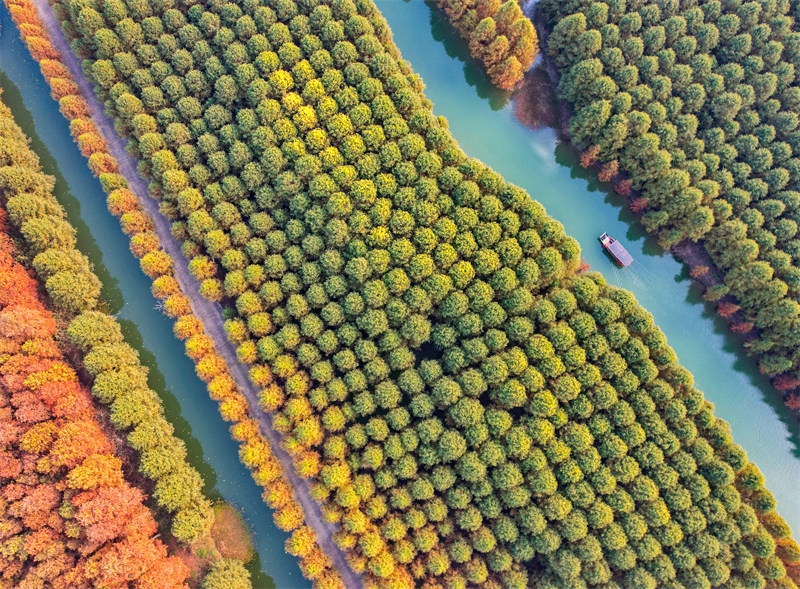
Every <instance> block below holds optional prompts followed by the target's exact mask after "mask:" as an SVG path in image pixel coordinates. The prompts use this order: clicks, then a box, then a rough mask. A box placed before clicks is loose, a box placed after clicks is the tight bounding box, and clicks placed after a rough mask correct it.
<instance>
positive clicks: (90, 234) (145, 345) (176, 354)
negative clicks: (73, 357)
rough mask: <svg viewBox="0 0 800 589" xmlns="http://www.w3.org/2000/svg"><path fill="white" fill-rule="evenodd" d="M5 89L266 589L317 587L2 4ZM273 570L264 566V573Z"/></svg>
mask: <svg viewBox="0 0 800 589" xmlns="http://www.w3.org/2000/svg"><path fill="white" fill-rule="evenodd" d="M0 27H2V28H0V88H2V89H3V94H2V100H3V102H4V103H5V104H6V105H7V106H9V107H10V108H11V109H12V111H13V113H14V118H15V120H16V122H17V124H19V125H20V127H22V130H23V131H24V132H25V133H26V134H27V135H28V136H29V137H30V138H31V147H32V148H33V149H34V150H35V151H36V153H37V154H38V155H39V158H40V160H41V165H42V168H43V169H44V171H45V172H46V173H48V174H51V175H53V176H55V177H56V196H57V198H58V200H59V202H60V203H61V204H62V205H63V206H64V208H65V209H66V210H67V216H68V218H69V221H70V222H71V223H72V225H73V226H74V227H75V228H76V229H77V231H78V246H79V247H80V249H81V251H83V252H84V253H85V254H86V255H87V256H88V257H89V259H90V261H91V262H92V264H93V265H94V270H95V272H96V273H97V275H98V276H99V277H100V279H101V282H102V283H103V291H102V294H103V298H104V300H105V301H106V303H105V304H106V305H107V306H108V309H109V310H110V311H111V312H114V313H118V315H117V316H118V318H119V319H120V320H121V323H122V326H123V329H124V331H125V332H126V333H125V335H126V337H127V341H128V342H129V343H130V344H131V345H133V346H134V347H135V348H136V349H138V350H139V352H140V354H141V357H142V360H143V363H144V364H146V365H147V366H148V367H149V368H150V374H149V384H150V386H151V387H152V388H153V389H154V390H155V391H157V392H158V393H159V395H160V396H161V398H162V399H163V401H164V405H165V408H166V412H167V418H168V419H169V420H170V421H171V422H172V424H173V425H174V426H175V430H176V434H177V435H178V436H179V437H180V438H181V439H183V440H184V441H185V442H186V445H187V447H188V449H189V461H190V462H191V464H192V465H193V466H195V467H196V468H197V469H198V470H199V471H200V473H201V474H202V475H203V477H204V479H205V482H206V491H207V492H208V494H209V495H210V496H211V497H213V498H221V499H224V500H225V501H228V502H229V503H231V504H233V505H235V506H236V507H237V508H238V509H239V510H240V511H241V512H242V513H243V515H244V517H245V520H246V522H247V524H248V526H249V527H250V530H251V531H252V533H253V536H254V541H255V548H256V552H257V558H256V560H255V561H254V563H252V564H251V566H250V568H251V570H252V571H253V585H254V587H256V589H270V588H273V587H276V586H277V587H279V588H280V589H284V588H286V589H294V588H297V589H307V588H310V587H311V583H310V582H309V581H307V580H306V579H304V578H303V577H302V575H301V573H300V569H299V567H298V563H297V559H296V558H295V557H293V556H291V555H289V554H286V553H285V552H284V547H283V544H284V542H285V540H286V538H287V534H285V533H284V532H282V531H281V530H279V529H277V528H276V527H275V525H274V524H273V522H272V512H271V510H270V509H269V508H268V507H267V506H266V505H265V504H264V502H263V500H262V499H261V489H260V487H258V486H257V485H256V484H255V482H254V481H253V480H252V478H251V477H250V473H249V471H248V470H247V469H246V468H245V467H244V466H243V465H242V464H241V463H240V462H239V459H238V445H237V443H236V442H234V441H233V440H232V439H231V437H230V434H229V432H228V424H226V423H225V422H224V421H223V420H222V418H221V417H220V415H219V412H218V411H217V404H216V403H215V402H214V401H212V400H211V399H210V398H209V396H208V393H207V392H206V389H205V384H204V383H203V382H202V381H201V380H200V379H199V378H198V377H197V376H196V375H195V372H194V365H193V363H192V361H191V360H190V359H189V358H187V357H186V356H185V355H184V353H183V345H182V344H181V343H180V342H179V341H178V340H177V339H176V338H175V336H174V335H173V333H172V321H171V320H169V319H168V318H167V317H165V316H164V315H162V314H161V312H160V311H158V310H157V309H156V304H157V302H158V301H157V300H156V299H155V298H154V297H153V295H152V294H151V293H150V279H149V278H147V277H146V276H145V275H144V274H143V273H142V272H141V270H140V269H139V263H138V261H137V260H136V258H134V257H133V255H132V254H131V253H130V251H129V250H128V237H127V236H126V235H125V234H124V233H122V231H121V229H120V228H119V222H118V221H117V219H116V218H115V217H113V216H112V215H111V214H110V213H109V212H108V210H107V209H106V205H105V194H104V193H103V191H102V188H101V186H100V182H99V181H98V180H97V179H96V178H94V177H93V176H92V174H91V172H90V171H89V169H88V168H87V166H86V159H85V158H84V157H83V156H82V155H81V153H80V151H78V148H77V146H76V145H75V143H74V142H73V141H72V137H71V136H70V134H69V124H68V123H67V121H66V119H64V118H63V117H62V116H61V113H60V112H59V110H58V104H57V103H56V102H55V101H54V100H53V99H52V98H51V97H50V90H49V88H48V86H47V83H46V82H45V80H44V78H43V77H42V75H41V73H40V72H39V66H38V65H37V64H36V62H34V61H33V59H32V58H31V57H30V54H29V53H28V52H27V50H26V49H25V47H24V45H23V44H22V42H21V41H20V39H19V35H18V33H17V29H16V28H15V26H14V23H13V22H12V21H11V19H10V17H9V15H8V12H7V10H6V7H5V5H3V4H2V3H0ZM262 571H263V572H262Z"/></svg>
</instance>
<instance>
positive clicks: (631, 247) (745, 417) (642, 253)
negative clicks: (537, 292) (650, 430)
mask: <svg viewBox="0 0 800 589" xmlns="http://www.w3.org/2000/svg"><path fill="white" fill-rule="evenodd" d="M376 3H377V5H378V7H379V8H380V9H381V11H382V12H383V14H384V16H385V17H386V19H387V20H388V22H389V25H390V27H391V28H392V31H393V33H394V40H395V43H397V45H398V47H399V48H400V50H401V52H402V54H403V57H404V58H405V59H407V60H408V61H409V62H411V65H412V67H413V69H414V71H415V72H416V73H418V74H420V75H421V76H422V79H423V80H424V81H425V84H426V89H425V93H426V95H427V96H428V98H430V99H431V100H432V101H433V103H434V112H435V113H436V114H437V115H443V116H445V117H446V118H447V119H448V120H449V122H450V130H451V131H452V133H453V135H454V136H455V138H456V139H457V140H458V142H459V144H460V145H461V147H462V148H463V149H464V151H465V152H466V153H467V154H468V155H469V156H471V157H476V158H478V159H480V160H481V161H483V162H484V163H486V164H488V165H490V166H491V167H492V168H494V169H495V170H496V171H497V172H499V173H500V174H502V175H503V176H504V177H505V178H506V180H508V181H510V182H513V183H514V184H517V185H519V186H521V187H523V188H525V189H526V190H527V191H528V192H529V193H530V194H531V196H533V198H535V199H536V200H538V201H539V202H541V203H542V204H543V205H545V207H547V212H548V213H549V214H550V215H552V216H553V217H555V218H556V219H558V220H559V221H561V222H562V223H563V224H564V227H565V229H566V232H567V234H568V235H571V236H572V237H574V238H575V239H577V240H578V241H579V242H580V244H581V248H582V250H583V258H584V259H585V260H586V261H587V262H588V263H589V264H590V266H591V268H592V270H597V271H599V272H602V274H603V275H604V276H605V277H606V280H607V281H608V282H609V283H611V284H615V285H618V286H621V287H623V288H626V289H628V290H630V291H631V292H633V293H634V294H635V295H636V298H637V299H638V300H639V302H640V303H641V304H642V305H643V306H644V307H645V308H646V309H647V310H648V311H650V312H651V313H652V314H653V315H654V317H655V320H656V323H657V324H658V326H659V327H661V329H662V330H664V333H666V335H667V338H668V340H669V343H670V345H671V346H672V347H673V348H674V349H675V351H676V352H677V354H678V358H679V359H680V361H681V363H682V364H683V365H684V366H685V367H686V368H688V369H689V370H691V371H692V373H693V374H694V376H695V383H696V385H697V387H698V388H699V389H700V390H702V391H703V392H704V393H705V395H706V398H707V399H708V400H709V401H711V402H712V403H714V404H715V406H716V415H717V416H718V417H722V418H723V419H726V420H727V421H729V422H730V424H731V428H732V431H733V437H734V439H735V440H736V442H737V443H739V444H740V445H741V446H742V447H743V448H744V449H745V450H746V451H747V453H748V456H749V457H750V460H752V461H753V462H755V463H756V464H757V465H758V466H759V468H761V470H762V471H763V473H764V477H765V478H766V485H767V488H769V489H770V491H772V493H773V494H774V495H775V497H776V498H777V500H778V511H779V512H780V514H781V515H782V516H783V517H784V518H786V520H787V521H788V522H789V525H790V526H791V527H792V529H793V530H794V531H795V533H796V534H800V493H798V492H797V485H798V483H800V443H799V441H798V440H799V438H798V424H797V419H796V418H795V417H794V415H793V414H792V412H791V411H790V410H789V409H788V408H786V407H785V406H784V405H783V403H782V401H781V396H780V395H779V394H778V393H777V391H775V389H774V388H773V387H772V386H771V385H770V383H769V381H768V379H766V378H765V377H764V376H762V375H761V374H760V373H759V372H758V368H757V366H756V363H755V362H754V361H753V360H752V359H751V358H749V357H747V356H746V355H745V353H744V351H743V349H742V345H741V341H740V339H739V338H738V337H737V336H735V334H732V333H731V332H730V330H729V329H728V328H727V323H726V322H725V321H723V320H722V319H720V318H719V317H718V316H717V315H716V313H715V312H714V308H713V307H712V306H711V305H708V304H707V303H705V302H704V301H703V298H702V289H701V287H699V286H698V285H696V284H694V283H693V282H692V281H691V280H690V279H689V277H688V274H687V273H686V271H685V269H684V268H683V266H682V265H681V264H679V263H678V262H677V261H676V260H675V259H673V258H672V257H671V256H670V255H669V253H666V252H664V250H663V249H661V248H660V247H659V246H658V244H657V243H656V242H655V240H654V239H653V238H651V237H649V236H647V234H646V232H645V231H644V229H643V228H642V227H641V225H640V224H639V223H638V222H637V221H636V218H635V216H634V215H633V214H632V213H631V212H630V211H629V210H628V209H627V207H626V206H625V201H626V199H623V198H622V197H620V196H618V195H616V194H615V193H613V192H612V191H610V189H609V186H607V185H602V184H600V183H599V182H597V180H596V179H594V178H592V174H590V173H588V172H586V171H585V170H583V169H582V168H580V166H579V165H577V162H576V157H575V155H574V153H573V151H572V150H571V149H570V147H569V146H568V145H564V144H561V143H559V141H558V139H557V137H556V134H555V132H554V131H553V130H552V129H545V130H540V131H529V130H527V129H525V128H524V127H522V126H521V125H519V124H518V123H517V122H516V121H515V120H514V117H513V114H512V108H511V102H510V97H509V95H508V94H507V93H504V92H501V91H499V90H497V89H495V88H493V87H492V86H491V84H490V83H489V82H488V78H487V77H486V75H485V74H484V73H483V72H482V70H481V68H480V67H479V64H478V63H477V62H476V61H475V60H473V59H472V58H470V57H469V52H468V51H467V47H466V43H465V42H464V41H463V40H461V39H460V38H459V37H458V34H457V33H456V32H455V30H454V29H453V28H452V27H451V26H450V25H449V23H448V22H447V20H446V18H445V17H444V15H443V13H441V12H440V11H439V9H438V8H436V7H435V6H434V5H433V4H432V3H427V2H424V1H423V0H408V1H406V0H376ZM604 231H607V232H608V233H609V234H610V235H612V236H614V237H616V238H617V239H619V240H620V241H621V242H622V243H623V244H624V245H625V247H626V248H627V250H628V251H629V252H630V253H631V255H633V257H634V260H635V261H634V263H633V265H632V266H630V267H629V268H625V269H624V270H621V269H619V268H617V267H616V266H615V265H614V264H613V263H612V262H611V260H610V259H609V258H608V257H607V256H606V255H605V253H604V251H603V249H602V248H601V247H600V245H599V243H598V241H597V238H598V236H599V235H600V234H601V233H603V232H604Z"/></svg>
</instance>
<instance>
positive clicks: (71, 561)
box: [0, 103, 189, 589]
mask: <svg viewBox="0 0 800 589" xmlns="http://www.w3.org/2000/svg"><path fill="white" fill-rule="evenodd" d="M0 144H2V153H1V154H0V185H2V186H3V188H2V190H0V194H7V193H6V190H7V189H8V185H9V184H13V183H14V181H16V182H25V181H26V180H30V179H31V176H28V177H27V178H26V177H25V171H26V170H30V169H31V168H34V167H35V166H36V163H37V160H36V157H35V156H34V155H33V154H32V153H31V152H30V151H27V149H26V139H25V137H24V136H23V135H22V133H21V131H20V130H19V128H18V127H16V126H15V125H14V124H13V120H12V119H11V118H10V113H9V111H8V109H7V108H6V107H5V105H3V104H2V103H0ZM35 179H36V180H40V182H38V183H34V184H29V185H28V186H27V192H28V197H27V198H28V199H29V200H28V202H29V203H31V204H33V203H36V204H40V205H42V207H43V208H42V209H41V212H42V213H44V207H45V206H46V203H47V190H48V183H47V181H46V180H47V179H46V178H35ZM11 199H15V196H12V197H11ZM20 200H21V199H19V197H16V199H15V201H14V202H16V203H17V204H19V203H20ZM3 201H4V202H5V197H4V198H3ZM59 220H60V218H58V217H55V218H53V219H52V221H54V222H57V221H59ZM6 221H7V217H6V211H5V209H3V208H0V406H1V407H2V408H1V409H0V430H2V432H3V434H2V448H1V449H0V502H1V503H2V516H0V526H1V527H2V530H3V533H2V556H0V587H3V588H4V589H6V588H7V589H10V588H11V587H19V588H22V587H43V586H44V585H45V584H47V585H48V586H51V587H55V588H64V589H66V588H67V587H98V586H119V585H120V584H121V583H131V586H133V587H138V588H142V589H144V588H147V587H164V588H165V589H172V588H186V587H187V585H186V584H185V582H186V580H187V578H188V576H189V570H188V568H187V567H186V566H185V565H184V564H183V562H182V561H181V560H180V559H179V558H177V557H175V556H171V555H168V554H167V549H166V547H165V546H164V544H163V543H162V542H161V540H158V539H156V538H155V537H154V536H155V534H156V532H157V531H158V526H157V524H156V521H155V519H154V518H153V515H152V514H151V513H150V511H149V509H148V508H147V507H146V506H145V503H144V502H145V499H146V497H145V495H144V493H142V491H141V490H140V489H138V488H136V487H135V486H132V485H131V484H130V483H129V481H128V480H127V477H126V476H125V474H124V471H125V469H124V468H123V460H122V459H121V458H120V456H119V453H118V450H119V449H118V448H117V447H116V446H115V441H114V439H113V438H114V437H113V435H110V434H109V432H108V431H107V430H106V425H105V419H104V418H103V417H101V416H100V415H99V414H98V412H97V411H96V409H95V407H94V401H93V399H92V396H91V394H90V392H89V391H88V390H87V389H86V388H85V387H84V386H83V385H82V384H81V383H80V382H79V380H78V377H77V372H78V371H80V370H81V368H80V367H76V366H75V365H73V364H72V362H71V361H70V359H68V358H67V357H65V353H64V352H65V350H64V348H63V346H62V344H61V341H60V338H58V337H57V335H58V332H59V326H60V325H59V324H60V321H59V319H61V317H60V314H59V313H58V311H59V309H58V307H56V314H54V313H53V312H51V310H49V309H48V307H47V305H46V304H44V302H43V299H42V297H41V296H40V294H39V288H40V286H44V285H40V284H39V283H37V282H36V281H35V280H34V279H33V278H31V276H30V275H29V273H28V270H26V269H25V268H23V266H22V265H21V264H20V263H19V262H18V261H17V260H16V259H15V258H17V257H20V258H21V259H23V260H24V259H27V258H26V256H25V255H24V254H23V253H22V252H20V251H19V250H17V248H16V246H15V244H14V241H13V240H12V239H11V237H10V236H9V233H8V231H9V227H8V225H7V222H6ZM37 221H41V222H44V223H46V222H47V217H45V216H44V215H43V216H42V217H40V218H39V219H37ZM35 224H36V223H35V222H34V225H35ZM40 224H41V223H40ZM29 229H32V227H29ZM68 238H69V233H66V234H65V235H64V239H65V240H68ZM48 251H50V252H51V257H64V258H68V257H69V255H70V254H69V249H68V248H64V249H57V250H48ZM73 259H74V260H77V259H78V258H77V257H74V256H73ZM40 261H41V258H40ZM95 280H96V279H95ZM51 288H52V285H51Z"/></svg>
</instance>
